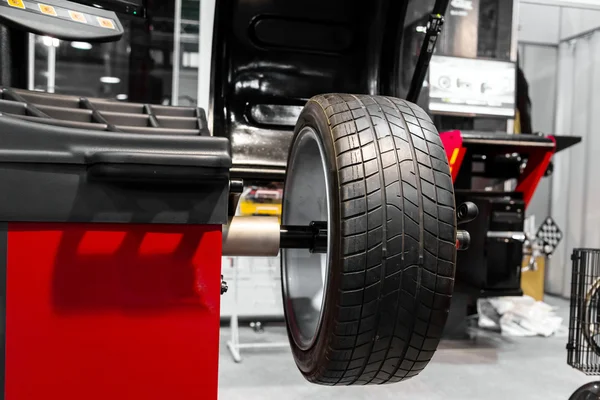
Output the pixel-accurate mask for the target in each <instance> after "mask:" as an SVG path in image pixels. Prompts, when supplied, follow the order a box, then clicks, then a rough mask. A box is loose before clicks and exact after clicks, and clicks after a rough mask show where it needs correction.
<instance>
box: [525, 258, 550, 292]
mask: <svg viewBox="0 0 600 400" xmlns="http://www.w3.org/2000/svg"><path fill="white" fill-rule="evenodd" d="M529 257H530V256H525V257H523V268H526V267H527V266H528V265H529ZM535 262H536V268H535V270H523V272H522V273H521V289H522V290H523V294H526V295H528V296H531V297H533V298H534V299H536V300H538V301H542V300H543V299H544V274H545V273H546V257H543V256H539V257H536V260H535Z"/></svg>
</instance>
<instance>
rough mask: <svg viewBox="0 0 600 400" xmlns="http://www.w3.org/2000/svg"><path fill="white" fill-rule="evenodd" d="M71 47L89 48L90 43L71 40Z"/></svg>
mask: <svg viewBox="0 0 600 400" xmlns="http://www.w3.org/2000/svg"><path fill="white" fill-rule="evenodd" d="M71 47H72V48H74V49H78V50H91V49H92V44H91V43H88V42H73V43H71Z"/></svg>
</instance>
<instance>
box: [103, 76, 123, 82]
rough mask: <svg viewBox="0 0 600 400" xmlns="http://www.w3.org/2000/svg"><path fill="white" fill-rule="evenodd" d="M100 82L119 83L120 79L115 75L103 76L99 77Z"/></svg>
mask: <svg viewBox="0 0 600 400" xmlns="http://www.w3.org/2000/svg"><path fill="white" fill-rule="evenodd" d="M100 82H102V83H119V82H121V80H120V79H119V78H117V77H116V76H103V77H101V78H100Z"/></svg>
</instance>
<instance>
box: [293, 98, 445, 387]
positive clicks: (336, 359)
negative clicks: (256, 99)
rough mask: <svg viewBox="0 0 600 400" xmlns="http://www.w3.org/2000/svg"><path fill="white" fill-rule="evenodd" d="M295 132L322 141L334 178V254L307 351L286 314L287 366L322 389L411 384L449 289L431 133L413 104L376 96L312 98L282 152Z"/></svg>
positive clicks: (441, 176) (441, 159) (431, 343)
mask: <svg viewBox="0 0 600 400" xmlns="http://www.w3.org/2000/svg"><path fill="white" fill-rule="evenodd" d="M305 126H310V127H312V128H313V129H314V130H315V131H316V132H317V136H318V138H319V140H322V144H323V146H324V149H325V154H326V158H327V160H326V163H327V169H328V171H327V173H328V174H329V178H330V181H331V182H333V185H332V189H331V192H332V193H330V199H331V200H330V201H331V204H332V205H333V207H332V208H333V216H332V220H333V221H332V226H331V231H330V232H329V234H330V235H333V236H332V238H333V239H332V240H333V247H332V249H333V250H332V253H333V254H330V256H329V270H328V287H326V288H325V300H324V306H323V317H322V319H321V323H320V325H319V326H318V328H317V329H318V330H317V334H316V335H317V336H316V339H315V342H314V344H313V345H312V346H311V347H310V348H308V349H306V350H302V349H301V348H300V347H299V346H297V345H296V343H295V342H294V338H293V336H292V332H291V331H290V329H291V328H290V326H293V322H294V321H291V319H293V318H294V315H293V313H292V312H291V311H290V310H288V309H287V308H286V310H285V314H286V321H287V326H288V336H289V338H290V343H291V346H292V352H293V355H294V359H295V361H296V364H297V366H298V368H299V369H300V371H301V372H302V374H303V375H304V376H305V377H306V379H307V380H309V381H310V382H314V383H319V384H324V385H351V384H382V383H391V382H398V381H401V380H404V379H407V378H410V377H413V376H415V375H417V374H418V373H419V372H421V370H422V369H423V368H425V366H426V365H427V363H428V362H429V361H430V360H431V357H432V356H433V354H434V352H435V350H436V348H437V346H438V343H439V340H440V337H441V335H442V331H443V328H444V325H445V323H446V318H447V316H448V310H449V307H450V300H451V296H452V291H453V286H454V272H455V260H456V215H455V200H454V191H453V185H452V179H451V177H450V170H449V166H448V161H447V158H446V154H445V152H444V149H443V147H442V143H441V140H440V137H439V135H438V133H437V131H436V129H435V127H434V125H433V124H432V123H431V120H430V118H429V117H428V115H427V114H426V113H425V112H424V111H423V110H422V109H420V108H419V107H418V106H416V105H415V104H412V103H409V102H407V101H404V100H400V99H396V98H391V97H381V96H367V95H357V96H354V95H348V94H326V95H320V96H316V97H313V98H312V99H310V100H309V102H308V103H307V105H306V107H305V108H304V110H303V111H302V113H301V114H300V117H299V119H298V123H297V125H296V128H295V136H294V140H293V142H292V147H293V146H294V143H295V140H296V138H297V136H298V133H299V132H300V131H301V129H302V128H303V127H305ZM301 167H302V166H290V165H288V169H289V168H301ZM284 196H285V191H284ZM284 207H285V206H284ZM284 213H285V212H284Z"/></svg>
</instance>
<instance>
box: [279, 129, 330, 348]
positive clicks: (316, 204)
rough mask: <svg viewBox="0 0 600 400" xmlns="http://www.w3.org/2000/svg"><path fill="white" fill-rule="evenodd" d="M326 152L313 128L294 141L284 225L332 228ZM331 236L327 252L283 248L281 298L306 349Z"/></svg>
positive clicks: (320, 300) (322, 291) (319, 311)
mask: <svg viewBox="0 0 600 400" xmlns="http://www.w3.org/2000/svg"><path fill="white" fill-rule="evenodd" d="M325 160H326V158H325V150H324V148H323V144H322V142H321V141H320V140H319V137H318V135H317V133H316V132H315V130H314V129H312V128H310V127H304V128H303V129H302V130H301V131H300V133H299V134H298V136H297V138H296V140H295V141H294V143H293V147H292V151H291V153H290V158H289V162H288V170H287V177H286V183H285V188H284V198H283V211H282V215H281V219H282V224H283V225H308V224H310V223H311V222H313V221H326V222H327V231H328V232H331V202H330V199H329V193H330V182H329V179H328V176H327V174H326V171H327V166H326V161H325ZM330 254H331V237H328V238H327V252H326V254H311V253H310V251H309V250H305V249H283V250H282V251H281V262H282V281H283V300H284V307H285V309H286V315H287V317H288V318H287V319H288V326H289V329H290V333H291V336H292V338H293V340H294V342H295V343H296V345H297V346H298V347H299V348H301V349H303V350H306V349H308V348H310V347H311V346H312V345H313V344H314V342H315V339H316V337H317V333H318V331H319V327H320V325H321V320H322V318H323V307H324V304H325V297H326V292H327V291H326V288H327V283H328V275H329V268H328V266H329V256H330Z"/></svg>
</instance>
